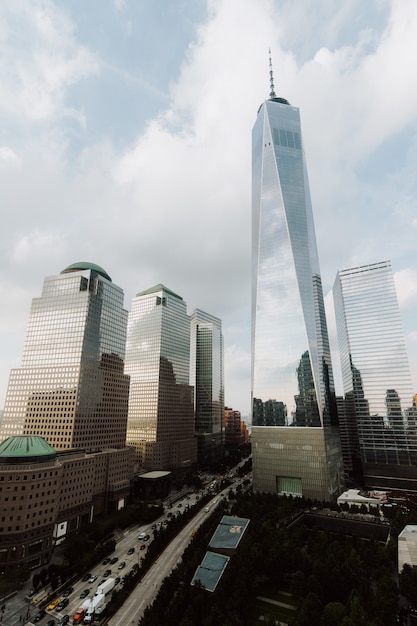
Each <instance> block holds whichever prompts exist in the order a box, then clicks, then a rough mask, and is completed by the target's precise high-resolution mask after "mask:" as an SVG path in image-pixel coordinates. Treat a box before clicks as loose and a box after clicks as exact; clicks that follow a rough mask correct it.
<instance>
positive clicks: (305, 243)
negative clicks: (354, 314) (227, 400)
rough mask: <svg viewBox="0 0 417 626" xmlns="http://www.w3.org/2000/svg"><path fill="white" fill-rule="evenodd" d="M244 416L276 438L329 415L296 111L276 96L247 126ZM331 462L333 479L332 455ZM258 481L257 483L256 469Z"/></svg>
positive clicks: (280, 457) (332, 416) (326, 355)
mask: <svg viewBox="0 0 417 626" xmlns="http://www.w3.org/2000/svg"><path fill="white" fill-rule="evenodd" d="M273 95H274V94H273ZM252 423H253V427H254V430H253V431H252V433H253V434H255V439H256V436H257V434H256V433H258V431H260V430H261V429H260V428H259V429H258V428H257V427H271V426H273V427H277V428H276V430H275V431H271V432H274V433H275V435H274V436H275V438H276V439H277V440H278V439H279V438H280V437H283V438H284V437H285V435H284V434H283V433H282V431H283V429H285V428H291V429H295V430H294V432H295V433H297V432H299V431H300V430H301V429H302V428H308V429H314V428H319V429H323V428H325V429H326V428H330V429H331V428H333V427H334V428H336V427H337V423H338V422H337V408H336V399H335V394H334V385H333V373H332V366H331V360H330V347H329V340H328V334H327V324H326V318H325V311H324V301H323V293H322V285H321V278H320V269H319V261H318V253H317V246H316V240H315V232H314V223H313V213H312V207H311V200H310V191H309V185H308V178H307V169H306V162H305V157H304V152H303V146H302V136H301V124H300V115H299V110H298V108H296V107H293V106H291V105H290V104H289V103H288V102H287V101H286V100H284V99H283V98H276V97H275V95H274V97H271V98H270V99H269V100H267V101H266V102H264V103H263V104H262V105H261V107H260V109H259V111H258V117H257V120H256V123H255V125H254V128H253V132H252ZM294 436H295V437H297V434H295V435H294ZM299 436H300V438H304V437H305V433H304V434H302V433H301V432H299ZM259 437H262V440H263V436H262V435H261V433H259ZM317 439H320V440H321V444H320V447H321V454H323V455H326V444H325V440H324V439H321V437H320V435H319V436H318V437H317ZM281 450H282V449H281ZM287 451H288V454H289V448H287ZM286 455H287V452H285V450H284V451H281V452H279V453H278V452H277V448H276V449H275V457H276V458H275V461H274V463H275V467H274V470H273V471H274V472H276V471H278V472H281V471H282V474H281V475H280V476H281V478H282V481H281V482H280V483H279V484H288V481H289V480H291V479H292V478H294V476H293V475H292V474H288V471H289V469H290V468H289V467H288V466H287V464H286V460H285V458H286ZM255 456H256V452H254V460H255ZM301 461H302V456H301V457H300V463H301ZM279 464H281V468H280V469H279ZM307 465H308V463H307V464H306V467H307ZM336 466H337V468H338V469H337V470H336V473H338V474H339V475H340V476H339V478H340V480H342V476H341V475H342V473H343V472H342V470H341V456H340V464H339V465H338V462H336ZM259 467H260V466H259ZM301 467H302V466H301V465H300V466H299V471H302V470H301V469H300V468H301ZM332 467H334V465H332ZM270 471H272V467H271V468H270ZM329 471H330V469H329ZM331 471H333V470H331ZM298 476H299V474H298ZM284 479H285V480H284ZM338 480H339V479H338ZM273 482H274V481H273ZM278 482H279V481H278ZM337 482H338V481H336V483H337ZM255 484H256V478H255V472H254V485H255ZM259 484H266V482H265V481H264V480H260V477H259ZM269 484H271V483H269ZM334 484H335V482H334V481H333V478H332V477H331V476H330V475H329V474H328V473H327V475H326V476H324V477H323V479H322V493H323V494H324V497H329V496H330V497H333V496H334V495H335V494H334V493H333V492H332V493H330V492H331V491H332V489H333V486H334ZM330 485H332V486H330ZM303 493H304V495H307V494H306V492H305V491H303Z"/></svg>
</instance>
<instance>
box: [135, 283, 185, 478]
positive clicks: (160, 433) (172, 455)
mask: <svg viewBox="0 0 417 626" xmlns="http://www.w3.org/2000/svg"><path fill="white" fill-rule="evenodd" d="M186 309H187V307H186V303H185V302H184V300H183V299H182V298H181V297H180V296H179V295H177V294H176V293H174V292H173V291H171V290H170V289H167V288H166V287H164V285H156V286H155V287H153V288H151V289H148V290H146V291H142V292H141V293H138V294H137V296H136V297H135V298H133V301H132V307H131V311H130V313H129V319H128V332H127V343H126V365H125V372H126V374H128V375H129V376H130V398H129V415H128V425H127V442H128V444H129V445H132V446H134V447H135V450H136V470H137V471H139V470H140V469H147V470H172V471H173V472H175V473H177V474H181V473H183V472H185V471H186V470H188V469H190V468H191V467H193V466H194V465H195V464H196V462H197V442H196V439H195V437H194V399H193V389H192V387H191V386H190V381H189V378H190V318H189V316H188V315H187V310H186Z"/></svg>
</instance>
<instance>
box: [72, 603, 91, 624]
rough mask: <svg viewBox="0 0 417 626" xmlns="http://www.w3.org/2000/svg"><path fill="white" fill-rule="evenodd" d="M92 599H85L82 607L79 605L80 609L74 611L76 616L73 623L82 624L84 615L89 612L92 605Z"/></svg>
mask: <svg viewBox="0 0 417 626" xmlns="http://www.w3.org/2000/svg"><path fill="white" fill-rule="evenodd" d="M90 601H91V599H90V598H88V599H87V600H85V601H84V602H83V603H82V605H81V606H80V607H78V609H77V610H76V612H75V613H74V616H73V618H72V623H73V624H81V623H82V621H83V619H84V616H85V614H86V612H87V608H88V607H89V606H90Z"/></svg>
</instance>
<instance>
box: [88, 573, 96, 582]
mask: <svg viewBox="0 0 417 626" xmlns="http://www.w3.org/2000/svg"><path fill="white" fill-rule="evenodd" d="M96 580H97V576H96V575H95V574H91V576H90V578H89V579H88V582H89V583H95V582H96Z"/></svg>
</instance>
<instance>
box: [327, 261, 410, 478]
mask: <svg viewBox="0 0 417 626" xmlns="http://www.w3.org/2000/svg"><path fill="white" fill-rule="evenodd" d="M333 299H334V306H335V314H336V323H337V333H338V340H339V350H340V359H341V366H342V377H343V387H344V393H345V398H344V402H345V414H346V420H348V421H349V423H350V426H352V423H353V424H354V425H355V427H356V428H357V436H358V441H359V448H360V457H361V460H362V463H363V467H362V470H363V474H364V481H365V484H366V486H368V487H379V488H390V487H392V488H415V487H416V486H417V472H416V471H415V468H416V465H417V439H416V411H415V404H414V399H413V388H412V383H411V374H410V368H409V363H408V356H407V351H406V346H405V341H404V334H403V329H402V323H401V317H400V310H399V306H398V301H397V294H396V290H395V284H394V277H393V273H392V269H391V263H390V261H381V262H378V263H371V264H369V265H363V266H360V267H353V268H350V269H345V270H341V271H339V272H338V274H337V276H336V280H335V283H334V286H333ZM399 466H402V467H399Z"/></svg>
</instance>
